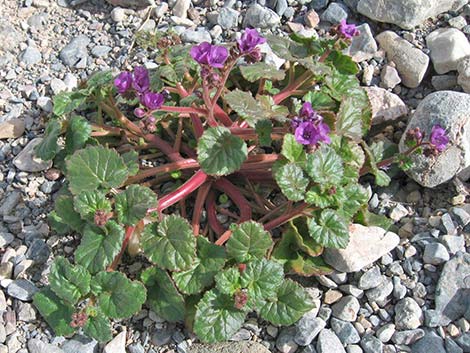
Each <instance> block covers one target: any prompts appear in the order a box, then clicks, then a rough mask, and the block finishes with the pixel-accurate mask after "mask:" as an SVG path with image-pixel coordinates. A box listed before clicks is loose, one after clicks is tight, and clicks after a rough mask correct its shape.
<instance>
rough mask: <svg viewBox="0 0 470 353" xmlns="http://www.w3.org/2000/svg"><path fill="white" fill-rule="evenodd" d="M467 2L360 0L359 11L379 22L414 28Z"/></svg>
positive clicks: (443, 0) (458, 0) (452, 0)
mask: <svg viewBox="0 0 470 353" xmlns="http://www.w3.org/2000/svg"><path fill="white" fill-rule="evenodd" d="M466 3H467V0H385V1H377V0H360V1H359V3H358V4H357V11H358V12H360V13H361V14H363V15H365V16H367V17H369V18H371V19H373V20H376V21H379V22H386V23H393V24H396V25H397V26H400V27H401V28H404V29H412V28H413V27H416V26H418V25H419V24H421V23H422V22H424V20H426V19H427V18H429V17H434V16H437V15H439V14H441V13H443V12H447V11H449V10H456V9H459V8H461V7H462V6H463V5H465V4H466Z"/></svg>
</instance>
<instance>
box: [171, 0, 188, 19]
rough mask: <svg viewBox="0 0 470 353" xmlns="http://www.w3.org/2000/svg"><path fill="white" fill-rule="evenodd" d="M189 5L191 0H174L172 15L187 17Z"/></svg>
mask: <svg viewBox="0 0 470 353" xmlns="http://www.w3.org/2000/svg"><path fill="white" fill-rule="evenodd" d="M190 6H191V0H176V2H175V5H174V6H173V8H172V12H173V15H175V16H176V17H181V18H186V17H188V10H189V7H190Z"/></svg>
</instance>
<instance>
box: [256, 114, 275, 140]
mask: <svg viewBox="0 0 470 353" xmlns="http://www.w3.org/2000/svg"><path fill="white" fill-rule="evenodd" d="M255 129H256V133H257V134H258V142H259V144H260V146H271V143H272V139H271V133H272V131H273V123H272V122H271V121H269V120H260V121H258V122H257V123H256V127H255Z"/></svg>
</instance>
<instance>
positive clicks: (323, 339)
mask: <svg viewBox="0 0 470 353" xmlns="http://www.w3.org/2000/svg"><path fill="white" fill-rule="evenodd" d="M317 352H318V353H332V352H335V353H346V351H345V350H344V347H343V345H342V344H341V341H340V340H339V338H338V337H337V336H336V335H335V334H334V332H333V331H331V330H323V331H322V332H320V335H318V341H317Z"/></svg>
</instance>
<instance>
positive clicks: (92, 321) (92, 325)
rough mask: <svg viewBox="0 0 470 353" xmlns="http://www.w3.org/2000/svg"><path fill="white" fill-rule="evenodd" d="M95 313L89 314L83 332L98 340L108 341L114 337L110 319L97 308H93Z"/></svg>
mask: <svg viewBox="0 0 470 353" xmlns="http://www.w3.org/2000/svg"><path fill="white" fill-rule="evenodd" d="M93 311H94V313H93V315H88V320H87V322H86V324H85V326H83V333H85V334H86V335H87V336H90V337H91V338H94V339H95V340H97V341H98V342H108V341H110V340H111V339H112V338H113V334H112V333H111V323H110V321H109V319H108V318H107V317H106V316H105V315H104V314H103V313H102V312H101V310H99V309H97V308H93Z"/></svg>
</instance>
